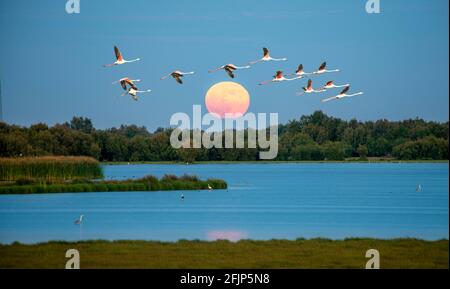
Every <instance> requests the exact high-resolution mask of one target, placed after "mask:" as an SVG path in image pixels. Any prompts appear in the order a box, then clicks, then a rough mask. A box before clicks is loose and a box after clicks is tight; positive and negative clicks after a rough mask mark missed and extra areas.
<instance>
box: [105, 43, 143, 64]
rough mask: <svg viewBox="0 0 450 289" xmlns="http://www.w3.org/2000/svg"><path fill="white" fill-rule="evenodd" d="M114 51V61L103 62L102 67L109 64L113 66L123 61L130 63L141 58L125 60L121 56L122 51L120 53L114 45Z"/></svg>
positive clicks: (123, 62)
mask: <svg viewBox="0 0 450 289" xmlns="http://www.w3.org/2000/svg"><path fill="white" fill-rule="evenodd" d="M114 53H115V54H116V61H115V62H113V63H111V64H105V65H103V67H111V66H115V65H121V64H125V63H130V62H135V61H139V60H141V59H140V58H136V59H133V60H125V59H124V58H123V56H122V53H120V51H119V48H117V46H114Z"/></svg>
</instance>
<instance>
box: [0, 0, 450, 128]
mask: <svg viewBox="0 0 450 289" xmlns="http://www.w3.org/2000/svg"><path fill="white" fill-rule="evenodd" d="M65 2H66V1H65V0H59V1H54V0H40V1H28V0H14V1H12V0H7V1H0V17H1V20H0V32H1V35H2V40H1V45H0V53H1V60H0V77H1V81H2V90H3V91H2V93H3V112H4V113H3V115H4V119H5V120H6V121H7V122H9V123H15V124H20V125H29V124H32V123H36V122H46V123H49V124H54V123H57V122H59V123H61V122H64V121H67V120H70V119H71V118H72V116H74V115H77V116H85V117H89V118H91V119H92V120H93V122H94V125H95V126H96V127H98V128H106V127H112V126H118V125H120V124H137V125H144V126H146V127H147V128H149V129H150V130H153V129H155V128H157V127H168V126H169V119H170V116H171V115H172V114H173V113H175V112H186V113H188V114H192V105H193V104H201V105H202V106H203V110H204V111H205V110H206V108H205V104H204V96H205V93H206V91H207V89H208V88H209V87H210V86H211V85H213V84H214V83H217V82H219V81H224V80H229V78H228V77H227V76H226V74H225V73H224V72H218V73H215V74H208V72H207V71H208V70H209V69H211V68H214V67H217V66H219V65H222V64H226V63H234V64H236V65H243V64H246V63H247V62H248V61H251V60H255V59H257V58H259V57H261V53H262V52H261V49H262V47H263V46H267V47H269V48H270V49H271V54H272V56H273V57H287V58H288V59H289V61H287V62H282V63H281V62H278V63H262V64H258V65H256V66H254V67H253V68H252V69H250V70H248V71H238V73H237V78H236V79H235V81H237V82H239V83H240V84H242V85H243V86H245V87H246V88H247V90H248V91H249V93H250V96H251V103H250V109H249V111H251V112H255V113H258V112H267V113H269V112H278V113H279V120H280V122H281V123H285V122H287V121H288V120H290V119H293V118H298V117H300V116H301V115H303V114H310V113H312V112H313V111H315V110H319V109H320V110H323V111H324V112H325V113H327V114H329V115H332V116H335V117H341V118H344V119H351V118H357V119H360V120H375V119H379V118H387V119H390V120H399V119H405V118H415V117H421V118H425V119H427V120H438V121H447V120H448V118H449V111H448V105H449V96H448V95H449V82H448V78H449V31H448V21H449V16H448V9H449V7H448V5H449V1H447V0H395V1H394V0H381V1H380V3H381V14H367V13H366V11H365V2H366V1H365V0H345V1H335V0H328V1H327V0H292V1H263V0H254V1H253V0H246V1H243V0H226V1H206V0H205V1H200V0H197V1H178V0H171V1H148V0H139V1H138V0H126V1H125V0H104V1H100V0H88V1H87V0H81V13H80V14H72V15H69V14H67V13H66V11H65ZM114 45H118V46H119V48H120V49H121V50H122V53H123V54H124V56H125V58H129V59H132V58H136V57H141V58H142V61H140V62H136V63H131V64H126V65H122V66H118V67H113V68H108V69H107V68H103V67H102V65H103V64H105V63H111V62H113V61H114V53H113V46H114ZM325 60H326V61H327V62H328V65H329V68H339V69H341V70H342V71H341V72H340V73H337V74H333V75H331V74H329V75H327V76H321V77H320V78H319V77H318V78H315V79H314V80H315V81H316V82H317V84H322V83H324V82H325V81H327V80H335V81H336V83H338V84H339V83H347V82H350V83H351V84H352V91H353V92H357V91H361V90H362V91H364V92H365V95H364V96H360V97H355V98H352V99H347V100H345V101H336V102H329V103H321V102H320V99H321V97H322V96H326V97H327V96H330V94H333V93H334V92H337V91H333V93H331V92H330V93H327V94H325V95H322V96H318V95H308V96H296V95H295V93H296V92H297V91H299V90H300V89H301V86H303V85H304V84H305V80H299V81H292V82H288V83H281V84H276V85H269V86H264V87H261V86H258V85H257V83H258V82H260V81H262V80H267V79H270V78H271V76H272V75H273V74H274V72H275V71H276V70H278V69H280V70H283V71H286V72H290V71H292V72H293V71H294V70H295V68H296V67H297V66H298V64H300V63H303V64H304V66H305V70H306V71H311V70H313V69H316V68H317V66H318V65H319V64H320V63H321V62H322V61H325ZM174 69H180V70H185V71H190V70H194V71H196V75H194V76H192V77H189V78H186V81H185V84H184V85H178V84H177V83H175V81H173V80H172V79H170V80H166V81H161V80H159V78H160V77H161V76H162V75H164V74H167V73H168V72H170V71H172V70H174ZM123 76H129V77H131V78H141V79H142V80H143V82H142V83H141V84H140V87H141V88H142V89H147V88H149V89H152V93H150V94H148V95H142V96H141V98H140V100H139V101H138V102H134V101H132V100H131V99H130V98H129V97H120V94H121V93H122V91H121V89H120V88H119V86H113V85H111V82H112V81H114V80H116V79H119V78H121V77H123Z"/></svg>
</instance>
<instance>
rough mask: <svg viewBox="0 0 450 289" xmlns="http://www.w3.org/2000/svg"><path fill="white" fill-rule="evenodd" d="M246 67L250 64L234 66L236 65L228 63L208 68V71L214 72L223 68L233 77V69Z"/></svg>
mask: <svg viewBox="0 0 450 289" xmlns="http://www.w3.org/2000/svg"><path fill="white" fill-rule="evenodd" d="M248 68H250V66H248V65H247V66H236V65H234V64H231V63H230V64H225V65H222V66H220V67H218V68H216V69H212V70H209V71H208V73H213V72H215V71H217V70H221V69H223V70H225V71H226V72H227V73H228V76H229V77H231V78H234V73H233V72H234V71H235V70H238V69H248Z"/></svg>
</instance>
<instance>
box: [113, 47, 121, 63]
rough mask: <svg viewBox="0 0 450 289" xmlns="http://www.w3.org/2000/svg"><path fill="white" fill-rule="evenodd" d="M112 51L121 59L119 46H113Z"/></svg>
mask: <svg viewBox="0 0 450 289" xmlns="http://www.w3.org/2000/svg"><path fill="white" fill-rule="evenodd" d="M114 53H115V54H116V58H117V60H118V61H122V60H123V57H122V53H120V51H119V48H117V46H114Z"/></svg>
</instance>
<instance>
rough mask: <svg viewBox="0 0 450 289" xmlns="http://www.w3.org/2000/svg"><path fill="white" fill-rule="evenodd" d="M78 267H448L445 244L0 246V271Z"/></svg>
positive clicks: (318, 241)
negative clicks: (71, 260)
mask: <svg viewBox="0 0 450 289" xmlns="http://www.w3.org/2000/svg"><path fill="white" fill-rule="evenodd" d="M72 248H73V249H77V250H78V251H79V252H80V260H81V268H259V269H262V268H356V269H363V268H364V267H365V264H366V262H367V260H368V259H367V258H365V252H366V251H367V250H368V249H377V250H378V251H379V252H380V265H381V268H447V269H448V267H449V259H448V256H449V255H448V254H449V244H448V240H441V241H433V242H428V241H422V240H416V239H396V240H376V239H347V240H343V241H331V240H326V239H311V240H303V239H299V240H296V241H286V240H271V241H252V240H243V241H239V242H236V243H232V242H228V241H214V242H206V241H178V242H176V243H167V242H157V241H115V242H108V241H83V242H78V243H68V242H49V243H42V244H36V245H23V244H18V243H14V244H11V245H0V268H64V266H65V262H66V261H67V259H66V258H65V252H66V250H68V249H72Z"/></svg>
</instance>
